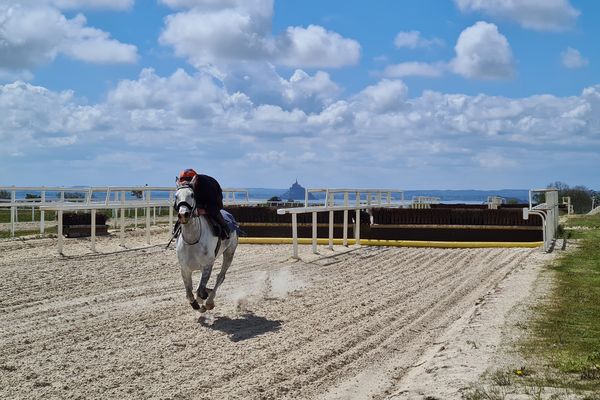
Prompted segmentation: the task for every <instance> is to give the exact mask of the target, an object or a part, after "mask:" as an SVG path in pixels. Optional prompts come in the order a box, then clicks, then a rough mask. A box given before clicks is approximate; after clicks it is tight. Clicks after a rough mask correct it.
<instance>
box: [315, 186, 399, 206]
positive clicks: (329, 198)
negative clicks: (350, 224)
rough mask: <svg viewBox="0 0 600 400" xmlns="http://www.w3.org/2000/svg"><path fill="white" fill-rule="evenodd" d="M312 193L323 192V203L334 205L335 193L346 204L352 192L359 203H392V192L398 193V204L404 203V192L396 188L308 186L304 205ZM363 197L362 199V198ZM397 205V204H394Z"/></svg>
mask: <svg viewBox="0 0 600 400" xmlns="http://www.w3.org/2000/svg"><path fill="white" fill-rule="evenodd" d="M312 193H325V205H326V206H333V205H335V195H336V194H342V195H343V201H344V205H348V201H349V197H350V194H351V193H352V194H354V198H355V199H356V200H358V202H359V204H366V205H371V204H376V205H379V206H382V205H394V204H395V203H394V199H393V196H392V194H393V193H394V194H397V195H398V194H399V195H400V204H401V205H404V192H403V191H401V190H396V189H326V188H310V189H306V191H305V196H304V206H305V207H308V205H309V204H308V197H309V194H312ZM363 197H364V198H365V199H364V201H363V200H362V198H363ZM395 205H396V206H397V204H395Z"/></svg>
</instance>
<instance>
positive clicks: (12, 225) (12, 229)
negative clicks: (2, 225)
mask: <svg viewBox="0 0 600 400" xmlns="http://www.w3.org/2000/svg"><path fill="white" fill-rule="evenodd" d="M16 199H17V193H16V192H15V191H14V190H13V191H12V192H11V194H10V202H11V203H13V204H15V201H16ZM15 211H16V207H15V206H10V237H15Z"/></svg>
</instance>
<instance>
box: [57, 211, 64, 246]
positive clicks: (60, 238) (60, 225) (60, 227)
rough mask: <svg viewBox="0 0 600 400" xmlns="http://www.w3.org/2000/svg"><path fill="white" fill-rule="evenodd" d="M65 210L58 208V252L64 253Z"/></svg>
mask: <svg viewBox="0 0 600 400" xmlns="http://www.w3.org/2000/svg"><path fill="white" fill-rule="evenodd" d="M63 241H64V237H63V210H58V253H59V254H62V253H63Z"/></svg>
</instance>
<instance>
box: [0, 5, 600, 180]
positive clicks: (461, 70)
mask: <svg viewBox="0 0 600 400" xmlns="http://www.w3.org/2000/svg"><path fill="white" fill-rule="evenodd" d="M599 18H600V2H597V1H593V0H587V1H586V0H520V1H514V0H372V1H365V0H363V1H359V0H327V1H323V0H319V1H317V0H303V1H296V0H19V1H16V0H0V186H5V185H18V186H28V185H48V186H50V185H65V186H71V185H143V184H149V185H171V184H173V183H174V177H175V176H176V175H177V173H178V172H179V171H180V170H182V169H184V168H190V167H191V168H194V169H195V170H196V171H198V172H199V173H205V174H208V175H211V176H214V177H215V178H217V179H218V180H219V181H220V182H221V184H222V186H223V187H237V188H244V187H271V188H278V187H279V188H284V187H288V186H290V184H291V183H293V182H294V181H295V180H296V179H298V181H299V183H300V184H302V185H303V186H305V187H330V188H341V187H344V188H386V189H398V190H416V189H486V190H493V189H504V188H519V189H529V188H540V187H546V185H548V184H549V183H551V182H555V181H562V182H565V183H567V184H569V185H571V186H574V185H585V186H587V187H589V188H591V189H595V190H600V174H599V166H600V68H598V65H599V64H600V42H598V40H597V39H594V38H598V37H600V25H599V24H597V21H598V19H599Z"/></svg>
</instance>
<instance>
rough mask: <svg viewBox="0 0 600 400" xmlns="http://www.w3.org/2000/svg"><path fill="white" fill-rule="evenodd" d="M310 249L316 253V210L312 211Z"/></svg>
mask: <svg viewBox="0 0 600 400" xmlns="http://www.w3.org/2000/svg"><path fill="white" fill-rule="evenodd" d="M312 251H313V254H317V212H316V211H313V213H312Z"/></svg>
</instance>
